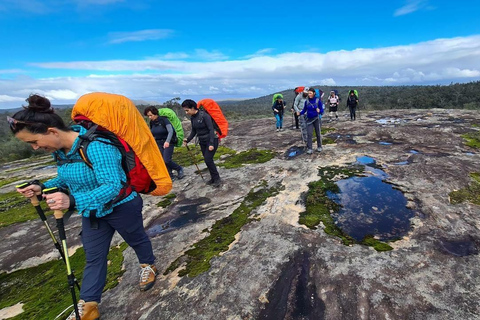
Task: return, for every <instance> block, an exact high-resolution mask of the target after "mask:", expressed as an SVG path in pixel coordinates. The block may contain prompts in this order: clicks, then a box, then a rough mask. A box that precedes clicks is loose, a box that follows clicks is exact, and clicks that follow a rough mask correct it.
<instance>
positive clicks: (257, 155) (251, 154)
mask: <svg viewBox="0 0 480 320" xmlns="http://www.w3.org/2000/svg"><path fill="white" fill-rule="evenodd" d="M274 157H275V152H273V151H271V150H259V149H256V148H253V149H250V150H247V151H242V152H239V153H236V154H233V155H230V156H228V157H226V158H225V159H224V161H223V162H220V163H219V164H218V166H219V167H224V168H227V169H233V168H239V167H241V166H242V165H244V164H253V163H264V162H268V161H270V160H272V159H273V158H274Z"/></svg>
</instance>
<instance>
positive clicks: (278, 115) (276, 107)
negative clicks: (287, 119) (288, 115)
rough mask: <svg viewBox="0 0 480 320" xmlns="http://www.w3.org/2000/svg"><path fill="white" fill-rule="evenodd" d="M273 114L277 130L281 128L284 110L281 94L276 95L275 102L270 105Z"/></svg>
mask: <svg viewBox="0 0 480 320" xmlns="http://www.w3.org/2000/svg"><path fill="white" fill-rule="evenodd" d="M272 110H273V115H274V116H275V119H276V120H277V123H276V126H277V132H278V131H282V130H283V112H284V110H285V103H284V102H283V97H282V96H281V95H278V96H277V99H275V102H274V103H273V105H272Z"/></svg>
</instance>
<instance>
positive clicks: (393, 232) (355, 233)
mask: <svg viewBox="0 0 480 320" xmlns="http://www.w3.org/2000/svg"><path fill="white" fill-rule="evenodd" d="M357 162H359V163H363V164H364V165H365V166H366V167H365V173H367V174H369V176H367V177H357V176H354V177H351V178H348V179H343V180H339V181H337V182H336V184H337V186H338V187H339V189H340V192H339V193H332V192H329V193H327V196H328V197H329V198H330V199H332V200H333V201H335V202H336V203H338V204H339V205H340V206H341V209H340V211H339V212H338V213H336V214H333V215H332V216H333V218H334V219H335V224H336V225H337V226H338V227H339V228H341V229H342V230H343V231H344V232H345V233H347V234H348V235H350V236H351V237H352V238H354V239H355V240H357V241H361V240H362V239H363V238H364V237H365V236H367V235H373V236H375V237H376V238H377V239H379V240H382V241H387V240H394V239H398V238H400V237H402V236H403V235H404V234H406V233H407V232H408V231H409V229H410V221H409V219H410V218H411V217H413V214H414V213H413V211H412V210H410V209H408V208H407V207H406V205H407V199H406V198H405V197H404V195H403V193H402V192H401V191H399V190H397V189H394V188H393V186H392V185H390V184H388V183H385V182H384V181H383V180H384V179H386V178H387V174H386V173H385V172H384V171H382V170H380V169H378V168H373V167H371V166H372V165H375V164H376V162H375V160H374V159H372V158H370V157H359V158H357ZM370 175H371V176H370Z"/></svg>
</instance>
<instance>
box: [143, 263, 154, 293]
mask: <svg viewBox="0 0 480 320" xmlns="http://www.w3.org/2000/svg"><path fill="white" fill-rule="evenodd" d="M140 267H141V268H142V270H140V290H142V291H147V290H148V289H150V288H151V287H153V284H154V283H155V277H156V276H157V268H155V266H154V265H153V264H152V265H149V264H141V265H140Z"/></svg>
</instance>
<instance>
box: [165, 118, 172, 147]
mask: <svg viewBox="0 0 480 320" xmlns="http://www.w3.org/2000/svg"><path fill="white" fill-rule="evenodd" d="M165 128H166V129H167V131H168V135H167V139H165V142H168V143H170V141H172V138H173V132H174V129H173V126H172V124H171V123H169V122H168V123H166V124H165Z"/></svg>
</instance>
